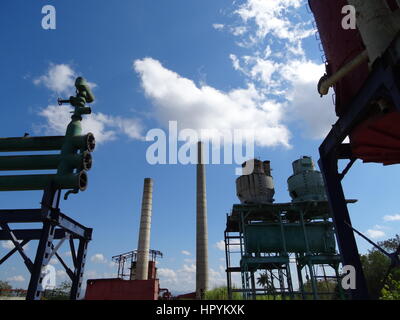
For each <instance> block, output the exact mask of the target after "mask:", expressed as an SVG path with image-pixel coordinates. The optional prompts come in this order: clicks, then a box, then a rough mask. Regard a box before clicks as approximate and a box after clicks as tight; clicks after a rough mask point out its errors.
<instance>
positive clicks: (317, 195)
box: [287, 156, 327, 202]
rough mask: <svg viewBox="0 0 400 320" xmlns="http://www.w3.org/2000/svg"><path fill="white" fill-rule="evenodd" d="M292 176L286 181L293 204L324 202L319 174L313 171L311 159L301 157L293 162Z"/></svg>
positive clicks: (324, 196)
mask: <svg viewBox="0 0 400 320" xmlns="http://www.w3.org/2000/svg"><path fill="white" fill-rule="evenodd" d="M292 166H293V175H292V176H290V177H289V178H288V180H287V182H288V188H289V194H290V196H291V198H292V201H293V202H297V201H322V200H326V199H327V198H326V193H325V187H324V182H323V179H322V175H321V172H319V171H317V170H315V166H314V163H313V161H312V159H311V157H306V156H304V157H302V158H300V159H298V160H296V161H294V162H293V164H292Z"/></svg>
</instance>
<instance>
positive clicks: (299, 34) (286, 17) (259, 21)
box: [235, 0, 312, 42]
mask: <svg viewBox="0 0 400 320" xmlns="http://www.w3.org/2000/svg"><path fill="white" fill-rule="evenodd" d="M303 4H304V3H303V1H302V0H274V1H265V0H247V1H246V2H245V3H244V4H242V5H241V6H240V7H239V8H238V9H237V10H236V11H235V13H236V14H238V15H239V16H240V18H241V19H242V20H243V22H244V23H246V24H248V23H250V22H253V23H254V24H255V26H256V28H257V31H256V36H257V38H258V39H263V38H265V37H266V36H267V35H272V36H274V37H276V38H279V39H284V40H288V41H290V42H298V41H300V40H301V39H303V38H306V37H308V36H309V35H310V34H311V33H312V30H311V28H310V27H309V25H308V24H307V23H304V22H297V21H296V15H292V14H291V13H292V12H294V11H295V10H297V9H298V8H299V7H300V6H301V5H303Z"/></svg>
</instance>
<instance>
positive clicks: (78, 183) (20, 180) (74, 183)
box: [0, 171, 87, 191]
mask: <svg viewBox="0 0 400 320" xmlns="http://www.w3.org/2000/svg"><path fill="white" fill-rule="evenodd" d="M52 181H53V182H54V185H55V187H56V188H58V189H79V190H80V191H84V190H85V189H86V187H87V174H86V172H85V171H81V172H79V173H71V174H67V175H55V174H35V175H20V176H0V191H27V190H43V189H45V188H46V187H47V186H48V185H49V184H50V183H51V182H52Z"/></svg>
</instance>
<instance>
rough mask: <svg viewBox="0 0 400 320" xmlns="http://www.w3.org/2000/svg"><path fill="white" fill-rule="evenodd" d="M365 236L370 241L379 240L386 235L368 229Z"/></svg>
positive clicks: (380, 231)
mask: <svg viewBox="0 0 400 320" xmlns="http://www.w3.org/2000/svg"><path fill="white" fill-rule="evenodd" d="M366 234H367V236H369V237H370V238H372V239H379V238H382V237H384V236H385V235H386V234H385V232H383V231H382V230H375V229H368V230H367V232H366Z"/></svg>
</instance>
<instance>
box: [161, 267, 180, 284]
mask: <svg viewBox="0 0 400 320" xmlns="http://www.w3.org/2000/svg"><path fill="white" fill-rule="evenodd" d="M157 273H158V276H159V277H160V278H163V279H165V280H167V281H169V282H171V281H176V280H177V278H178V277H177V274H176V272H175V271H174V270H172V269H168V268H159V269H158V270H157Z"/></svg>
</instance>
